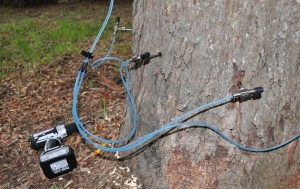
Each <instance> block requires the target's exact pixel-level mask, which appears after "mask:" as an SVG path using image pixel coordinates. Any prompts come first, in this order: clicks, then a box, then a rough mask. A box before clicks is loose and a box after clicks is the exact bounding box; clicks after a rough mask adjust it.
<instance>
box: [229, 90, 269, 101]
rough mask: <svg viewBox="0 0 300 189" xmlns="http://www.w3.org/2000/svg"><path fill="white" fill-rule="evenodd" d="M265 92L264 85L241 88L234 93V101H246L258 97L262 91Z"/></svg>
mask: <svg viewBox="0 0 300 189" xmlns="http://www.w3.org/2000/svg"><path fill="white" fill-rule="evenodd" d="M263 92H264V89H263V88H262V87H255V88H253V89H241V90H239V91H238V92H237V93H234V94H233V95H232V96H233V101H240V102H243V101H246V100H249V99H258V98H260V97H261V93H263Z"/></svg>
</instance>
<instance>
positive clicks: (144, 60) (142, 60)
mask: <svg viewBox="0 0 300 189" xmlns="http://www.w3.org/2000/svg"><path fill="white" fill-rule="evenodd" d="M159 56H161V52H156V53H155V54H153V55H150V53H149V52H146V53H144V54H141V55H137V56H134V57H133V58H131V59H130V60H129V62H133V63H134V65H133V66H131V67H130V69H138V68H140V67H141V66H143V65H146V64H149V63H150V60H151V59H152V58H155V57H159Z"/></svg>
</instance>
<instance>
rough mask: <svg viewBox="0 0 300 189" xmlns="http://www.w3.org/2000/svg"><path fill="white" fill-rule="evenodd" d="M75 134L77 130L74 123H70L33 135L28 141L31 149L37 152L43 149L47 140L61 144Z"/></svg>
mask: <svg viewBox="0 0 300 189" xmlns="http://www.w3.org/2000/svg"><path fill="white" fill-rule="evenodd" d="M76 132H78V129H77V127H76V125H75V123H70V124H68V125H63V124H58V125H57V126H52V128H50V129H47V130H45V131H42V132H39V133H35V134H33V135H32V136H31V137H30V138H29V140H28V141H29V143H30V147H31V148H32V149H34V150H39V149H42V148H44V146H45V144H46V142H47V141H48V140H49V139H57V140H60V141H61V142H62V141H63V139H64V138H65V137H67V136H70V135H72V134H73V133H76Z"/></svg>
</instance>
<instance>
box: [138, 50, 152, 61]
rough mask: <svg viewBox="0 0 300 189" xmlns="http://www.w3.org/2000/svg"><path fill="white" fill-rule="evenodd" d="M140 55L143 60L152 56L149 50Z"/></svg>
mask: <svg viewBox="0 0 300 189" xmlns="http://www.w3.org/2000/svg"><path fill="white" fill-rule="evenodd" d="M140 57H141V59H142V60H145V59H147V58H149V57H150V53H149V52H145V53H144V54H141V55H140Z"/></svg>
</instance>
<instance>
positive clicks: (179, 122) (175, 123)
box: [72, 0, 300, 152]
mask: <svg viewBox="0 0 300 189" xmlns="http://www.w3.org/2000/svg"><path fill="white" fill-rule="evenodd" d="M113 3H114V1H113V0H111V2H110V7H109V11H108V13H107V16H106V18H105V21H104V23H103V25H102V27H101V29H100V31H99V33H98V35H97V37H96V39H95V40H94V43H93V45H92V46H91V48H90V50H89V52H90V53H92V52H93V50H94V48H95V46H96V44H97V42H98V40H99V38H100V37H101V35H102V33H103V30H104V28H105V27H106V25H107V22H108V20H109V18H110V15H111V12H112V8H113ZM115 40H116V36H114V37H113V40H112V43H111V45H110V48H109V50H108V51H107V53H106V55H105V57H104V58H100V59H98V60H96V61H94V62H93V63H92V68H96V67H98V66H100V65H102V64H103V62H105V61H106V60H116V61H119V62H120V63H121V66H120V76H121V79H122V82H123V85H124V88H125V91H126V94H127V96H126V99H127V103H128V107H129V111H130V114H131V119H132V122H133V127H132V130H131V131H130V133H129V135H128V136H126V137H124V138H122V139H118V140H108V139H104V138H101V137H98V136H95V135H93V134H92V133H91V132H89V131H88V130H87V129H86V128H85V127H84V125H83V123H82V122H81V121H80V119H79V116H78V114H77V100H78V94H79V91H80V87H81V85H82V82H83V79H84V77H85V73H84V72H82V71H79V72H78V75H77V77H76V81H75V85H74V89H73V106H72V114H73V118H74V122H75V124H76V126H77V128H78V131H79V132H80V134H81V135H82V136H83V138H84V139H85V140H86V141H88V142H89V143H91V144H92V145H94V146H95V147H96V148H98V149H101V150H103V151H107V152H122V151H130V150H134V149H136V148H138V147H140V146H142V145H145V143H147V142H149V141H150V140H151V139H154V138H155V137H158V135H159V134H161V133H163V132H167V131H169V130H171V129H174V128H177V127H183V126H200V127H203V128H207V129H210V130H212V131H214V132H215V133H217V134H218V135H220V136H221V137H222V138H224V139H225V140H226V141H228V142H229V143H231V144H232V145H234V146H236V147H237V148H239V149H242V150H245V151H250V152H268V151H272V150H276V149H278V148H280V147H283V146H285V145H287V144H289V143H290V142H292V141H294V140H296V139H298V138H299V137H300V133H298V134H297V135H295V136H293V137H292V138H290V139H288V140H287V141H285V142H283V143H280V144H278V145H275V146H273V147H269V148H262V149H254V148H248V147H245V146H242V145H240V144H238V143H236V142H234V141H233V140H231V139H229V138H228V137H227V136H225V135H224V134H223V133H222V132H221V131H219V130H218V129H217V128H215V127H213V126H212V125H209V124H207V123H204V122H184V121H186V120H187V119H189V118H191V117H193V116H194V115H196V114H198V113H200V112H202V111H205V110H208V109H210V108H213V107H216V106H219V105H222V104H225V103H228V102H230V101H231V100H232V99H233V96H228V97H225V98H222V99H220V100H217V101H214V102H211V103H208V104H205V105H203V106H200V107H198V108H195V109H194V110H191V111H189V112H187V113H185V114H183V115H181V116H179V117H177V118H175V119H174V120H172V121H171V122H169V123H167V124H166V125H164V126H163V127H161V128H159V129H157V130H156V131H153V132H151V133H149V134H147V135H144V136H142V137H141V138H138V139H137V140H135V141H133V142H131V143H129V144H126V145H123V146H120V147H114V148H109V147H104V146H101V145H100V144H98V143H96V142H94V141H93V140H92V139H90V137H91V138H93V139H94V140H96V141H98V142H105V143H111V144H116V143H122V142H125V141H127V140H129V139H131V138H132V137H133V136H134V134H135V133H136V132H137V128H138V125H137V115H136V109H135V105H134V100H133V98H132V96H131V93H130V88H129V70H128V64H129V62H127V61H123V60H121V59H119V58H117V57H109V55H110V53H111V51H112V48H113V45H114V43H115ZM84 62H85V63H87V62H88V59H87V58H86V59H85V60H84ZM124 70H125V76H123V71H124Z"/></svg>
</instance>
